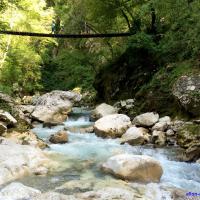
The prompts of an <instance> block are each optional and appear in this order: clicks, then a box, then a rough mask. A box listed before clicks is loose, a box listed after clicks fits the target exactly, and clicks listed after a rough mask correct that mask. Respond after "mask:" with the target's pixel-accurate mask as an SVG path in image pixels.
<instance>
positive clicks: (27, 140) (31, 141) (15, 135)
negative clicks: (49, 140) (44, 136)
mask: <svg viewBox="0 0 200 200" xmlns="http://www.w3.org/2000/svg"><path fill="white" fill-rule="evenodd" d="M5 137H6V138H8V139H10V140H13V141H15V142H16V143H18V144H22V145H31V146H34V147H39V148H40V149H45V148H47V147H48V145H47V144H46V143H45V142H44V141H43V140H41V139H40V138H38V137H37V136H36V135H35V134H34V133H33V132H31V131H27V132H23V133H19V132H16V131H13V132H11V133H9V134H7V135H6V136H5Z"/></svg>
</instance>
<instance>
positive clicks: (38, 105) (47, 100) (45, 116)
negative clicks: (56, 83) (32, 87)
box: [31, 90, 81, 124]
mask: <svg viewBox="0 0 200 200" xmlns="http://www.w3.org/2000/svg"><path fill="white" fill-rule="evenodd" d="M80 100H81V95H80V94H78V93H76V92H71V91H58V90H56V91H52V92H50V93H47V94H44V95H42V96H41V97H39V98H37V100H35V102H34V105H35V108H34V110H33V112H32V113H31V116H32V117H33V118H34V119H36V120H38V121H41V122H45V123H48V122H51V123H55V124H56V123H57V124H59V123H62V122H64V121H65V120H66V119H67V114H68V113H69V112H70V111H71V108H72V106H73V103H75V102H79V101H80Z"/></svg>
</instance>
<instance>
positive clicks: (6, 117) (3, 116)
mask: <svg viewBox="0 0 200 200" xmlns="http://www.w3.org/2000/svg"><path fill="white" fill-rule="evenodd" d="M0 121H1V122H3V123H4V124H5V125H6V126H8V125H12V126H14V125H15V124H16V123H17V120H16V119H15V118H14V117H13V116H12V115H11V114H10V113H8V112H5V111H3V110H0Z"/></svg>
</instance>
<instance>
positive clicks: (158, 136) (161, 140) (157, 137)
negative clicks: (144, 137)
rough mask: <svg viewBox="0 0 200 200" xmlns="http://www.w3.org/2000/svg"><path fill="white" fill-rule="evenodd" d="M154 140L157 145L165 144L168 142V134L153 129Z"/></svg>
mask: <svg viewBox="0 0 200 200" xmlns="http://www.w3.org/2000/svg"><path fill="white" fill-rule="evenodd" d="M152 142H153V143H154V144H156V145H157V146H164V145H165V143H166V136H165V133H164V132H163V131H156V130H155V131H153V133H152Z"/></svg>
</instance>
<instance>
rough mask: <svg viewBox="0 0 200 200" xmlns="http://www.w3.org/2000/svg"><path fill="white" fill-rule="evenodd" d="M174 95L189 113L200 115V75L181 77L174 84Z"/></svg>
mask: <svg viewBox="0 0 200 200" xmlns="http://www.w3.org/2000/svg"><path fill="white" fill-rule="evenodd" d="M173 95H174V97H175V98H176V99H177V100H178V102H179V103H180V104H181V106H182V107H183V108H185V110H186V111H187V112H188V113H191V114H193V115H194V116H200V75H193V76H182V77H180V78H179V79H178V80H177V81H176V83H175V84H174V87H173Z"/></svg>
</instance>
